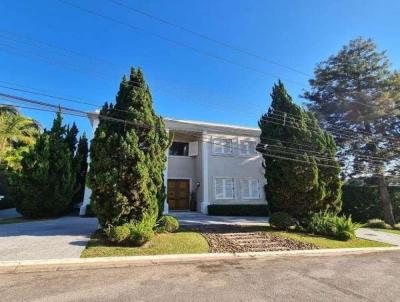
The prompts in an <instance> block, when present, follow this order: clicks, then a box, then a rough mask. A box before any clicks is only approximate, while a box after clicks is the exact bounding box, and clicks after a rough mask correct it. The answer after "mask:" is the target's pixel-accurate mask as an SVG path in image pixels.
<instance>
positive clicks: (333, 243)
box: [272, 231, 392, 249]
mask: <svg viewBox="0 0 400 302" xmlns="http://www.w3.org/2000/svg"><path fill="white" fill-rule="evenodd" d="M272 232H273V233H274V234H275V235H278V236H282V237H285V238H290V239H294V240H297V241H301V242H306V243H312V244H315V245H316V246H317V247H319V248H321V249H339V248H363V247H389V246H392V245H390V244H387V243H382V242H377V241H372V240H366V239H360V238H355V239H351V240H348V241H341V240H336V239H333V238H329V237H325V236H319V235H311V234H305V233H294V232H281V231H272Z"/></svg>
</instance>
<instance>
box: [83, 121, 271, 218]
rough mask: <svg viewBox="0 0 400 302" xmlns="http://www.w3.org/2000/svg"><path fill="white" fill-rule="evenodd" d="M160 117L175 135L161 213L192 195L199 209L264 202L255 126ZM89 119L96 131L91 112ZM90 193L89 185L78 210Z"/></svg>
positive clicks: (184, 205)
mask: <svg viewBox="0 0 400 302" xmlns="http://www.w3.org/2000/svg"><path fill="white" fill-rule="evenodd" d="M164 121H165V125H166V128H167V130H168V131H169V132H170V133H172V134H173V142H172V145H171V147H170V148H169V150H168V153H167V155H168V164H167V168H166V170H165V171H164V181H165V187H166V190H167V199H166V201H165V204H164V212H165V213H168V212H169V211H174V210H175V211H178V210H179V211H185V210H190V208H191V200H192V201H193V200H196V208H195V210H196V211H199V212H202V213H207V212H208V205H213V204H226V205H228V204H266V203H267V202H266V200H265V194H264V189H263V188H264V184H265V179H264V176H263V168H262V156H261V155H260V154H259V153H257V151H256V145H257V142H258V140H259V136H260V130H259V129H258V128H247V127H240V126H233V125H224V124H216V123H207V122H198V121H187V120H176V119H169V118H165V119H164ZM91 124H92V126H93V129H94V130H95V129H96V127H97V125H98V118H97V117H96V116H95V115H93V116H91ZM89 197H90V190H89V189H87V190H86V192H85V200H84V202H83V205H82V207H81V211H80V214H81V215H83V214H84V213H85V211H86V205H87V204H89ZM193 204H194V203H193ZM193 204H192V210H194V209H193Z"/></svg>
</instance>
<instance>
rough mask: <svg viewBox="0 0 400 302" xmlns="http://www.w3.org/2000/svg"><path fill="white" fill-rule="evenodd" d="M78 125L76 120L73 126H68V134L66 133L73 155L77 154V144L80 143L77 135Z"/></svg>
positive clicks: (66, 139) (66, 140)
mask: <svg viewBox="0 0 400 302" xmlns="http://www.w3.org/2000/svg"><path fill="white" fill-rule="evenodd" d="M78 132H79V130H78V127H77V126H76V124H75V122H74V123H73V124H72V127H69V125H68V126H67V130H66V134H65V142H66V143H67V145H68V148H69V150H70V151H71V155H72V156H74V155H75V151H76V146H77V143H78V139H77V135H78Z"/></svg>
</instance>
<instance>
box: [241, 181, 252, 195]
mask: <svg viewBox="0 0 400 302" xmlns="http://www.w3.org/2000/svg"><path fill="white" fill-rule="evenodd" d="M240 187H241V191H242V192H241V193H242V197H243V198H248V197H249V196H250V189H249V180H248V179H242V180H241V182H240Z"/></svg>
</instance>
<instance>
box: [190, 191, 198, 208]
mask: <svg viewBox="0 0 400 302" xmlns="http://www.w3.org/2000/svg"><path fill="white" fill-rule="evenodd" d="M196 210H197V192H196V191H193V192H191V193H190V211H193V212H194V211H196Z"/></svg>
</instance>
